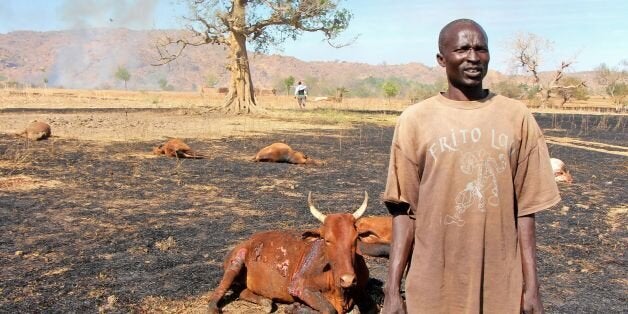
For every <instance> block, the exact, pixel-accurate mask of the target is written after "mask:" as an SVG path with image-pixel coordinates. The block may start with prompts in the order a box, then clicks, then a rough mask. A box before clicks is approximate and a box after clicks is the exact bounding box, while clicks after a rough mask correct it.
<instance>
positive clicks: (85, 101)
mask: <svg viewBox="0 0 628 314" xmlns="http://www.w3.org/2000/svg"><path fill="white" fill-rule="evenodd" d="M223 101H224V99H223V96H222V95H211V96H202V95H201V94H200V93H196V92H165V91H110V90H66V89H24V90H10V89H4V90H0V110H2V109H9V110H11V111H8V112H6V113H4V114H2V115H1V116H0V125H2V126H3V128H2V129H0V132H4V133H17V132H20V131H22V129H23V128H24V126H25V125H26V124H27V123H28V122H30V121H32V120H36V119H37V120H43V121H47V122H49V123H50V124H51V126H52V127H53V136H57V137H63V138H74V139H79V140H90V141H100V142H113V141H143V140H163V139H164V138H171V137H179V138H198V139H217V138H224V137H232V136H239V137H243V136H255V135H259V134H266V133H272V132H276V133H279V132H282V131H286V130H306V129H338V128H341V129H342V128H346V127H348V126H350V125H352V124H354V123H364V122H368V123H374V124H380V125H387V126H389V125H393V124H394V123H395V119H396V116H397V114H396V112H399V111H401V110H403V109H405V108H406V107H407V106H408V105H410V102H409V101H408V100H406V99H393V100H392V101H390V102H389V101H388V100H386V99H385V98H366V99H365V98H345V99H344V100H343V102H341V103H335V102H329V101H319V102H314V101H309V102H308V103H307V109H306V110H299V109H297V105H296V101H295V99H294V98H293V97H291V96H260V97H258V103H259V104H260V105H261V106H262V108H264V109H265V112H263V113H260V114H258V115H244V116H225V115H221V114H220V113H207V109H206V108H208V107H212V108H217V107H219V106H221V105H222V102H223ZM578 106H580V107H585V106H586V107H591V106H598V107H600V108H606V107H609V106H611V104H610V103H609V102H608V100H604V99H593V100H591V102H587V103H583V104H580V105H578ZM578 106H575V107H578ZM572 107H573V106H572ZM19 109H24V111H23V112H20V111H19ZM30 109H46V110H49V112H47V113H41V112H33V111H29V110H30ZM84 109H98V110H92V111H90V110H84ZM144 109H156V110H155V111H154V112H148V111H145V110H144ZM138 110H144V111H138ZM163 110H167V111H163ZM548 110H549V111H554V112H555V111H556V110H555V109H548ZM546 111H547V110H546ZM364 112H369V114H363V113H364ZM387 113H395V114H387ZM3 159H6V158H3Z"/></svg>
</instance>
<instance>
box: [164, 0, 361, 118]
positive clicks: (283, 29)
mask: <svg viewBox="0 0 628 314" xmlns="http://www.w3.org/2000/svg"><path fill="white" fill-rule="evenodd" d="M338 2H339V1H337V0H293V1H285V0H188V6H189V9H190V10H189V12H190V13H189V16H187V17H185V19H186V21H187V25H186V27H187V29H188V30H189V31H190V34H191V36H189V37H188V38H165V39H164V40H163V41H162V42H160V43H158V44H157V49H158V52H159V54H160V61H159V64H166V63H169V62H171V61H173V60H175V59H177V57H179V56H180V55H181V53H182V52H183V50H184V49H185V48H186V47H188V46H201V45H205V44H212V45H224V46H225V47H227V48H228V50H229V57H228V58H229V60H228V65H227V69H228V70H229V71H230V73H231V78H230V81H229V93H228V94H227V98H226V100H225V104H224V107H223V108H224V110H225V111H226V112H232V113H250V112H253V111H257V109H258V106H257V103H256V101H255V95H254V90H253V82H252V80H251V70H250V67H249V58H248V52H247V43H250V44H252V45H253V47H254V50H255V51H256V52H264V51H267V50H268V48H270V47H272V46H278V45H279V44H281V43H283V42H284V41H285V40H286V39H293V40H294V39H296V38H297V37H298V36H299V35H301V34H302V33H303V32H322V33H323V34H324V35H325V38H326V39H327V41H328V42H329V43H330V44H331V45H332V46H338V45H334V44H333V43H332V40H334V39H336V38H337V36H338V34H339V33H340V32H342V31H344V30H345V29H346V28H347V27H348V25H349V21H350V19H351V17H352V15H351V13H350V12H349V11H347V10H346V9H341V8H339V7H338Z"/></svg>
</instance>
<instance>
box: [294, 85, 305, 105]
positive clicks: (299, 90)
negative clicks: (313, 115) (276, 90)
mask: <svg viewBox="0 0 628 314" xmlns="http://www.w3.org/2000/svg"><path fill="white" fill-rule="evenodd" d="M294 97H295V98H296V99H297V102H298V103H299V108H301V109H305V100H306V99H307V86H305V84H303V83H302V82H301V81H299V83H298V84H297V87H296V88H295V89H294Z"/></svg>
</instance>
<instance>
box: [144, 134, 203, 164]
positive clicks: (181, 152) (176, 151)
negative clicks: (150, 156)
mask: <svg viewBox="0 0 628 314" xmlns="http://www.w3.org/2000/svg"><path fill="white" fill-rule="evenodd" d="M153 153H154V154H155V155H161V154H164V155H166V156H168V157H177V158H194V159H201V158H205V157H206V156H204V155H201V154H199V153H197V152H195V151H193V150H192V149H191V148H190V146H188V145H187V144H185V142H183V140H181V139H178V138H173V139H171V140H169V141H167V142H166V143H164V144H161V145H159V146H156V147H155V148H153Z"/></svg>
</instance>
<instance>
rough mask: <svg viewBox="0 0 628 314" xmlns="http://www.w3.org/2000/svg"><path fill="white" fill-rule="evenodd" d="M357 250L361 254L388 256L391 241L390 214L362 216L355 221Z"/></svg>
mask: <svg viewBox="0 0 628 314" xmlns="http://www.w3.org/2000/svg"><path fill="white" fill-rule="evenodd" d="M355 227H356V229H357V230H358V251H359V252H360V253H362V254H363V255H368V256H375V257H388V255H389V253H390V243H391V241H392V216H371V217H362V218H360V219H358V221H356V223H355Z"/></svg>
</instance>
